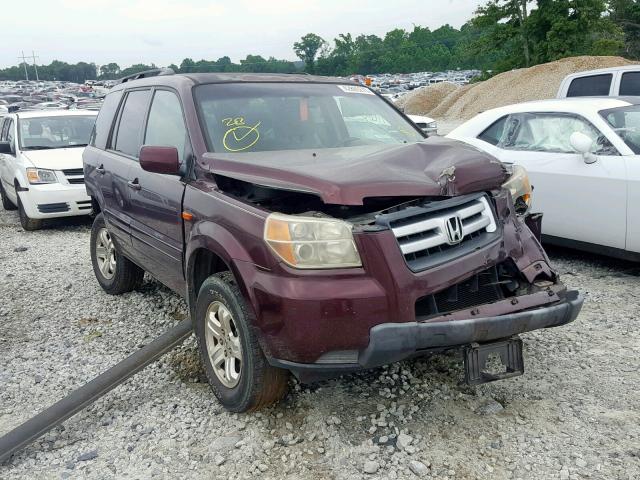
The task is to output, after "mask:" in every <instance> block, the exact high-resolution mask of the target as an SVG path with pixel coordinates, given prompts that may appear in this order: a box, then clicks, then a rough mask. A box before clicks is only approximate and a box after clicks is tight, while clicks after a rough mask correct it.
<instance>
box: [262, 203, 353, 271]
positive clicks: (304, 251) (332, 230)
mask: <svg viewBox="0 0 640 480" xmlns="http://www.w3.org/2000/svg"><path fill="white" fill-rule="evenodd" d="M351 229H352V226H351V224H349V223H347V222H343V221H342V220H336V219H332V218H314V217H298V216H295V215H283V214H280V213H272V214H271V215H269V216H268V217H267V221H266V223H265V228H264V240H265V242H267V245H269V247H271V250H273V252H274V253H275V254H276V255H277V256H278V257H280V258H281V259H282V260H283V261H284V262H285V263H287V265H290V266H292V267H295V268H346V267H360V266H362V262H361V261H360V255H359V254H358V250H357V248H356V245H355V243H354V241H353V234H352V232H351Z"/></svg>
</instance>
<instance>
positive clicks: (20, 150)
mask: <svg viewBox="0 0 640 480" xmlns="http://www.w3.org/2000/svg"><path fill="white" fill-rule="evenodd" d="M96 115H97V112H93V111H82V110H74V111H67V110H63V111H28V112H15V113H11V114H8V115H3V116H1V117H0V196H1V197H2V206H3V207H4V208H5V209H6V210H15V209H16V208H17V209H18V213H19V216H20V223H21V224H22V227H23V228H24V229H25V230H37V229H38V228H40V226H41V223H42V220H43V219H46V218H55V217H70V216H74V215H88V214H90V213H91V200H90V198H89V197H88V196H87V192H86V191H85V187H84V173H83V171H82V152H83V150H84V147H85V146H86V145H87V143H88V141H89V137H90V135H91V131H92V129H93V125H94V123H95V118H96Z"/></svg>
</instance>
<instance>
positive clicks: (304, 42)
mask: <svg viewBox="0 0 640 480" xmlns="http://www.w3.org/2000/svg"><path fill="white" fill-rule="evenodd" d="M326 46H327V42H325V41H324V39H323V38H322V37H320V36H318V35H316V34H315V33H307V34H306V35H305V36H304V37H302V38H301V39H300V41H299V42H296V43H294V44H293V51H294V52H295V53H296V55H297V56H298V58H299V59H300V60H302V61H304V63H305V70H306V71H307V72H309V73H314V71H315V61H316V56H317V55H318V52H320V50H322V49H323V48H326Z"/></svg>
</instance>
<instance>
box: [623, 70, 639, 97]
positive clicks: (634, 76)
mask: <svg viewBox="0 0 640 480" xmlns="http://www.w3.org/2000/svg"><path fill="white" fill-rule="evenodd" d="M620 95H640V72H626V73H623V74H622V80H621V81H620Z"/></svg>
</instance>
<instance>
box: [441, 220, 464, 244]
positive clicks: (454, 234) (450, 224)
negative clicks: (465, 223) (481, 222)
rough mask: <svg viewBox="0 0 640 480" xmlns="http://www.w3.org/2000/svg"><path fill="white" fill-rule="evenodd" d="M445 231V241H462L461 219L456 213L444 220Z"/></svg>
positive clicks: (449, 242) (450, 242) (453, 242)
mask: <svg viewBox="0 0 640 480" xmlns="http://www.w3.org/2000/svg"><path fill="white" fill-rule="evenodd" d="M444 227H445V231H446V233H447V243H448V244H449V245H455V244H457V243H460V242H461V241H462V237H463V235H462V220H460V217H459V216H458V215H454V216H452V217H449V218H447V219H446V220H445V223H444Z"/></svg>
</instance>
